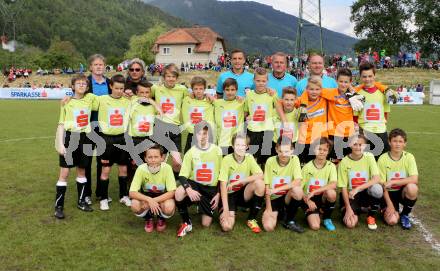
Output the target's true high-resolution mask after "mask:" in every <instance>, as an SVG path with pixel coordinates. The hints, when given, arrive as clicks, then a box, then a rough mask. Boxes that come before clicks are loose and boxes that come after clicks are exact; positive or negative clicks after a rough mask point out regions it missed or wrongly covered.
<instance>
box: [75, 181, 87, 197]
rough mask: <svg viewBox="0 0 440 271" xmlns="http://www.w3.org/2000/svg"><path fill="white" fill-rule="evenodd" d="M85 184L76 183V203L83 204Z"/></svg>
mask: <svg viewBox="0 0 440 271" xmlns="http://www.w3.org/2000/svg"><path fill="white" fill-rule="evenodd" d="M85 188H86V183H80V182H76V190H78V202H83V201H84V198H85V196H86V195H85Z"/></svg>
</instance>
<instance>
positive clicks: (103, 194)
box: [99, 179, 109, 200]
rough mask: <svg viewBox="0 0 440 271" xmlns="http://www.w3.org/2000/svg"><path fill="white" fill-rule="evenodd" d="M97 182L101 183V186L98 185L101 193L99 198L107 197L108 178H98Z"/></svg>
mask: <svg viewBox="0 0 440 271" xmlns="http://www.w3.org/2000/svg"><path fill="white" fill-rule="evenodd" d="M99 182H100V183H101V187H100V190H101V191H100V195H101V200H103V199H108V182H109V180H108V179H107V180H99Z"/></svg>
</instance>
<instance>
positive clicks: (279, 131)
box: [273, 109, 298, 142]
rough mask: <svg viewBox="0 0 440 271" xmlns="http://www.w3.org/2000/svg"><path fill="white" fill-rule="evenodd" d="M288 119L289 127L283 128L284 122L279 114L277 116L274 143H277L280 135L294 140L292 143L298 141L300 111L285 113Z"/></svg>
mask: <svg viewBox="0 0 440 271" xmlns="http://www.w3.org/2000/svg"><path fill="white" fill-rule="evenodd" d="M284 115H285V116H286V119H287V127H282V122H281V119H280V117H279V116H278V114H276V115H275V118H274V120H275V132H274V134H273V141H274V142H277V140H278V138H280V135H282V136H286V137H289V138H291V139H292V142H296V141H297V140H298V109H294V110H293V111H292V112H288V113H286V112H284Z"/></svg>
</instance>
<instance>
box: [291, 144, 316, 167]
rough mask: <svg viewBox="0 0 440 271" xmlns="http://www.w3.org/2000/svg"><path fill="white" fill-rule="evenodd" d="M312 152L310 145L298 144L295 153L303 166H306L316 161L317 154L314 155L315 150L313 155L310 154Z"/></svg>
mask: <svg viewBox="0 0 440 271" xmlns="http://www.w3.org/2000/svg"><path fill="white" fill-rule="evenodd" d="M310 151H311V149H310V144H302V143H297V144H296V148H295V151H294V152H293V153H294V154H295V155H298V158H299V162H300V163H301V165H305V164H307V163H308V162H310V161H312V160H313V159H315V154H313V150H312V152H311V153H309V152H310Z"/></svg>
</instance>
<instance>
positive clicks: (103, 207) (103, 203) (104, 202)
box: [99, 199, 110, 211]
mask: <svg viewBox="0 0 440 271" xmlns="http://www.w3.org/2000/svg"><path fill="white" fill-rule="evenodd" d="M99 209H101V210H102V211H108V210H110V207H109V206H108V200H107V199H103V200H101V201H100V202H99Z"/></svg>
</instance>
